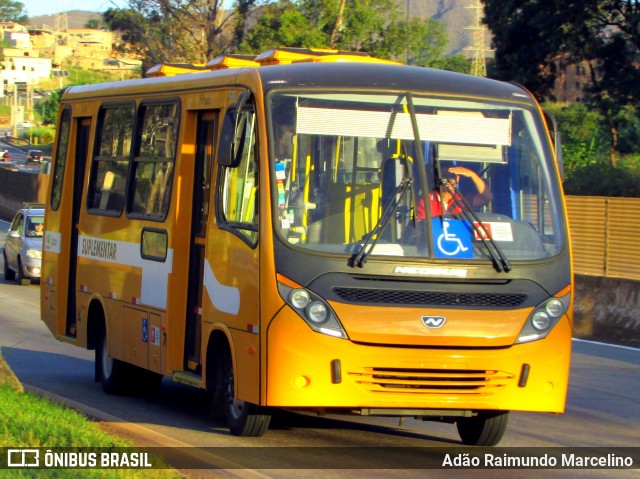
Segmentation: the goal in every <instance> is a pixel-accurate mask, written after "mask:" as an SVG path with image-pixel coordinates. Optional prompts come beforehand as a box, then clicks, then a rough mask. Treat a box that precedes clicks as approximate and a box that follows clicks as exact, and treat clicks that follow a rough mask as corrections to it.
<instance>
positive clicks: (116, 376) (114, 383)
mask: <svg viewBox="0 0 640 479" xmlns="http://www.w3.org/2000/svg"><path fill="white" fill-rule="evenodd" d="M96 368H97V373H98V375H97V377H98V380H99V381H100V384H101V385H102V390H103V391H104V392H106V393H107V394H123V393H125V392H126V390H127V387H128V384H129V381H128V369H129V368H128V367H127V364H126V363H123V362H122V361H120V360H118V359H114V358H112V357H111V356H109V351H108V349H107V333H106V331H105V329H104V327H103V328H102V331H101V333H100V337H99V338H98V343H97V347H96Z"/></svg>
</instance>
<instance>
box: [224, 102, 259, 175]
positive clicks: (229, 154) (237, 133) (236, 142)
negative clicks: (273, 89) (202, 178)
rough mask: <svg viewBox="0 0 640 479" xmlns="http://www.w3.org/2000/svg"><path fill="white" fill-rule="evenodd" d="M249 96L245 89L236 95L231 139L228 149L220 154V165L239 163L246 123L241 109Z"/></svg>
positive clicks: (232, 166)
mask: <svg viewBox="0 0 640 479" xmlns="http://www.w3.org/2000/svg"><path fill="white" fill-rule="evenodd" d="M250 97H251V93H250V92H249V90H245V91H243V92H242V93H240V94H239V95H238V101H237V102H236V106H235V110H236V114H235V123H234V128H233V140H232V142H231V145H229V150H228V151H225V152H224V153H223V155H222V161H221V162H220V164H221V165H222V166H228V167H230V168H235V167H237V166H238V165H239V164H240V160H241V159H242V147H243V145H244V140H245V136H246V125H247V117H246V115H244V114H243V109H244V106H245V105H246V104H247V101H248V100H249V98H250Z"/></svg>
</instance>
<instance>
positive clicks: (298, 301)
mask: <svg viewBox="0 0 640 479" xmlns="http://www.w3.org/2000/svg"><path fill="white" fill-rule="evenodd" d="M278 291H279V292H280V296H282V299H284V300H285V302H286V303H287V304H288V305H289V306H291V308H292V309H293V310H294V311H295V312H296V313H298V315H299V316H300V317H301V318H302V319H304V321H305V323H307V324H308V325H309V327H310V328H311V329H313V330H314V331H316V332H318V333H321V334H326V335H328V336H333V337H334V338H343V339H347V333H346V331H345V330H344V328H343V327H342V324H340V321H338V318H337V316H336V314H335V313H334V312H333V310H332V309H331V307H330V306H329V305H328V304H327V302H326V301H324V300H323V299H322V298H321V297H320V296H318V295H317V294H315V293H314V292H312V291H309V290H308V289H305V288H292V287H291V286H289V285H286V284H284V283H281V282H279V281H278Z"/></svg>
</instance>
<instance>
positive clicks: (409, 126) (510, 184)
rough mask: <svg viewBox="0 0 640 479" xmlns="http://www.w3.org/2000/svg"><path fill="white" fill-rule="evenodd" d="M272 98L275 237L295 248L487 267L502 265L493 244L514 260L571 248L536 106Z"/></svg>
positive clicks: (394, 98)
mask: <svg viewBox="0 0 640 479" xmlns="http://www.w3.org/2000/svg"><path fill="white" fill-rule="evenodd" d="M269 100H270V101H269V108H270V115H271V121H272V127H271V132H270V133H271V135H272V142H271V145H272V147H271V158H272V169H273V173H274V174H273V175H272V178H274V184H273V191H274V204H275V217H276V231H277V233H278V235H279V237H280V238H281V240H283V241H284V242H286V243H287V244H289V245H290V246H292V247H296V248H304V249H307V250H310V251H314V252H323V253H327V252H330V253H341V254H345V255H347V256H348V255H354V254H357V253H358V252H359V251H360V250H361V249H362V248H363V247H370V249H371V250H370V252H369V253H367V254H368V255H369V256H370V257H373V256H376V255H393V256H405V257H428V258H444V259H447V258H449V259H465V260H473V259H476V260H484V261H487V260H491V259H493V260H494V261H496V254H495V253H494V252H493V249H494V247H493V246H491V244H489V241H487V240H490V242H491V243H494V245H495V246H496V247H497V248H498V249H499V251H500V254H501V255H504V256H505V257H506V258H507V259H508V260H509V261H511V260H536V259H541V258H545V257H549V256H552V255H556V254H558V253H559V252H560V251H561V250H562V248H563V246H564V245H563V237H562V229H561V228H560V227H559V224H560V223H559V221H560V218H561V214H562V213H561V208H560V206H559V199H558V197H557V195H556V194H554V193H552V191H553V190H552V188H550V183H551V182H552V181H556V180H554V179H553V177H552V176H551V175H550V173H549V171H550V169H551V168H555V167H554V165H553V163H552V162H553V159H552V158H553V157H552V154H551V152H550V145H548V144H547V142H546V140H542V138H546V137H547V134H546V132H545V131H544V125H543V124H542V122H541V119H540V118H539V116H538V115H537V114H536V113H535V112H534V111H533V110H530V109H529V108H530V107H529V106H528V105H525V106H523V104H522V103H518V104H516V103H503V102H497V101H496V102H488V101H486V102H485V101H477V100H468V101H465V100H464V99H459V98H456V99H446V98H435V97H434V98H429V97H421V96H415V97H413V101H412V104H411V105H409V101H408V99H407V96H406V95H385V94H372V93H362V94H354V93H340V92H336V93H322V94H320V93H313V92H285V93H274V94H272V95H271V96H270V97H269ZM409 106H411V107H413V108H415V115H411V114H410V113H409V111H411V108H409ZM416 130H417V133H418V134H419V138H420V141H419V142H418V141H416V140H415V136H416V135H415V132H416ZM420 150H421V151H420ZM424 185H426V187H425V186H424ZM426 204H428V205H429V207H425V205H426ZM389 205H391V207H389ZM385 211H386V213H387V216H388V217H387V218H384V216H385ZM381 218H384V220H383V221H381ZM480 224H481V225H482V227H481V228H480V227H479V225H480ZM376 229H379V230H380V231H374V230H376ZM372 236H375V240H374V241H373V242H371V241H370V239H371V238H372ZM371 243H373V245H371ZM506 269H508V268H506Z"/></svg>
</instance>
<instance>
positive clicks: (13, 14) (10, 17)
mask: <svg viewBox="0 0 640 479" xmlns="http://www.w3.org/2000/svg"><path fill="white" fill-rule="evenodd" d="M0 22H16V23H20V24H21V25H27V24H28V23H29V16H28V15H27V12H26V11H25V9H24V4H22V3H20V2H14V1H12V0H0Z"/></svg>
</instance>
